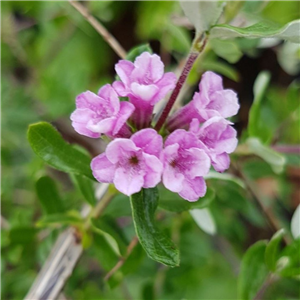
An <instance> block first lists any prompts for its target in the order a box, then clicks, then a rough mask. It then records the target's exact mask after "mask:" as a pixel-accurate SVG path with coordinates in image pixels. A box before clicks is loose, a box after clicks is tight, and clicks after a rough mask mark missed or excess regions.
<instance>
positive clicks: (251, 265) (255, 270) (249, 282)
mask: <svg viewBox="0 0 300 300" xmlns="http://www.w3.org/2000/svg"><path fill="white" fill-rule="evenodd" d="M266 247H267V242H266V241H259V242H257V243H255V244H254V245H252V246H251V247H250V248H249V249H248V250H247V252H246V254H245V255H244V257H243V259H242V264H241V270H240V274H239V278H238V299H243V300H248V299H249V300H250V299H253V298H254V297H255V295H256V294H257V292H258V291H259V289H260V287H261V286H262V284H263V283H264V281H265V280H266V278H267V276H268V269H267V267H266V265H265V251H266Z"/></svg>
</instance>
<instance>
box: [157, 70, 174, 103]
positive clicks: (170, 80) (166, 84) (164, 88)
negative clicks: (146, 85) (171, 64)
mask: <svg viewBox="0 0 300 300" xmlns="http://www.w3.org/2000/svg"><path fill="white" fill-rule="evenodd" d="M176 81H177V77H176V75H175V74H174V73H172V72H169V73H165V74H164V75H163V77H162V79H160V80H159V81H158V82H157V83H156V85H157V86H158V88H159V91H158V93H157V94H156V95H155V97H154V99H153V101H152V104H155V103H157V102H158V101H160V100H162V99H163V98H164V97H165V96H166V95H167V94H168V93H169V92H170V91H171V90H172V89H174V87H175V85H176Z"/></svg>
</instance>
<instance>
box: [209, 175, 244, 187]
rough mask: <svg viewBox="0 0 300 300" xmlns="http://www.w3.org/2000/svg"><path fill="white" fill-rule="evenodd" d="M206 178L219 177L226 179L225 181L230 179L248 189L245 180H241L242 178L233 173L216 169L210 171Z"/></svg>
mask: <svg viewBox="0 0 300 300" xmlns="http://www.w3.org/2000/svg"><path fill="white" fill-rule="evenodd" d="M204 178H205V179H219V180H224V181H230V182H233V183H235V184H237V185H238V186H240V187H241V188H243V189H246V186H245V183H244V181H243V180H241V179H240V178H238V177H236V176H234V175H232V174H228V173H218V172H215V171H210V172H209V173H208V174H207V175H206V176H204Z"/></svg>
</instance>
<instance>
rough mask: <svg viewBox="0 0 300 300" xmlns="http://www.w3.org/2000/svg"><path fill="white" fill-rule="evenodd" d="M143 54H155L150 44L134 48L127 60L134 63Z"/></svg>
mask: <svg viewBox="0 0 300 300" xmlns="http://www.w3.org/2000/svg"><path fill="white" fill-rule="evenodd" d="M143 52H149V53H153V51H152V49H151V47H150V45H149V44H142V45H139V46H136V47H134V48H132V49H131V50H130V51H129V52H128V53H127V55H126V60H130V61H132V62H133V61H134V60H135V58H136V57H137V56H139V55H141V54H142V53H143Z"/></svg>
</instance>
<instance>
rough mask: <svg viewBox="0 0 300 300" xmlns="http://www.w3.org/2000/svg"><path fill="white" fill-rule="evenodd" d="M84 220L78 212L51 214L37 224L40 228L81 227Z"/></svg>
mask: <svg viewBox="0 0 300 300" xmlns="http://www.w3.org/2000/svg"><path fill="white" fill-rule="evenodd" d="M83 222H84V220H83V219H82V217H81V216H80V214H79V213H78V212H77V211H68V212H66V213H57V214H51V215H47V216H44V217H42V218H41V219H40V220H39V221H38V222H37V223H36V226H38V227H49V226H53V227H57V225H81V224H83Z"/></svg>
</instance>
